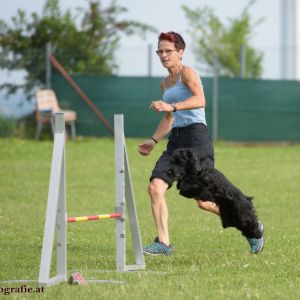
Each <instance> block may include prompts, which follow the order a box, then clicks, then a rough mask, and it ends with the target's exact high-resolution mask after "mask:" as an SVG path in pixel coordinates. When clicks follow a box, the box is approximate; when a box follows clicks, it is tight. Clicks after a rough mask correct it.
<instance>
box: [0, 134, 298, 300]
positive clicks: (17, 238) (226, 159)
mask: <svg viewBox="0 0 300 300" xmlns="http://www.w3.org/2000/svg"><path fill="white" fill-rule="evenodd" d="M139 142H140V140H138V139H128V140H127V147H128V151H129V159H130V164H131V172H132V177H133V183H134V191H135V198H136V205H137V211H138V216H139V222H140V230H141V234H142V239H143V243H144V244H147V243H149V242H151V241H152V240H153V239H154V237H155V234H156V232H155V226H154V223H153V220H152V215H151V209H150V202H149V198H148V194H147V185H148V177H149V174H150V172H151V170H152V168H153V166H154V163H155V161H156V159H157V158H158V156H159V155H160V153H161V151H162V150H163V148H164V146H165V144H164V142H161V143H159V144H158V146H157V148H156V149H155V150H154V152H153V153H152V154H151V156H149V157H141V156H139V155H138V154H137V144H138V143H139ZM215 152H216V153H215V154H216V166H217V168H218V169H220V170H221V171H222V172H224V173H225V174H226V176H227V177H228V178H229V179H230V180H231V181H232V182H233V183H235V184H236V185H237V186H239V187H240V188H241V189H242V190H243V191H244V193H245V194H247V195H252V196H254V204H255V207H256V210H257V212H258V215H259V217H260V218H261V219H262V220H263V222H264V225H265V249H264V251H263V252H262V253H261V254H259V255H258V256H256V255H251V254H250V253H249V249H248V244H247V242H246V240H245V239H244V238H243V237H242V236H241V234H240V233H239V232H238V231H236V230H235V229H233V228H231V229H226V230H223V229H222V228H221V224H220V221H219V219H218V218H217V217H216V216H214V215H212V214H209V213H207V212H204V211H201V210H200V209H198V208H197V206H196V205H195V203H194V201H192V200H189V199H184V198H182V197H180V196H179V195H178V193H177V191H176V189H175V188H173V189H171V190H170V191H168V193H167V198H168V203H169V213H170V219H169V227H170V236H171V241H172V244H173V246H174V248H175V254H174V256H172V257H149V256H147V257H145V259H146V264H147V266H146V270H145V271H138V272H132V273H116V272H106V273H103V272H95V271H92V270H115V227H114V221H113V220H102V221H95V222H85V223H74V224H70V225H69V226H68V270H69V273H71V272H72V271H73V270H80V271H81V272H82V274H83V275H84V276H86V277H88V278H89V279H104V280H105V279H110V280H121V281H124V282H125V284H122V285H114V284H108V283H106V284H105V283H103V284H95V285H92V284H90V285H88V286H69V285H67V284H60V285H59V286H55V287H51V288H46V289H45V292H44V293H43V294H29V293H22V294H21V293H19V294H18V293H13V294H11V296H9V297H12V298H13V299H36V298H40V297H43V299H300V263H299V257H300V230H299V228H300V218H299V211H300V201H299V196H300V175H299V174H300V146H285V147H235V146H228V145H224V144H222V143H218V144H217V145H216V147H215ZM51 156H52V142H51V141H43V142H34V141H27V140H16V139H12V140H10V139H0V201H1V202H0V203H1V206H0V250H1V251H0V270H1V272H0V280H10V279H37V278H38V273H39V263H40V255H41V245H42V239H43V230H44V218H45V212H46V202H47V195H48V184H49V175H50V164H51ZM67 206H68V215H69V216H78V215H88V214H99V213H110V212H113V211H114V206H115V199H114V154H113V141H112V140H110V139H83V140H78V141H76V142H68V143H67ZM128 232H129V231H128ZM127 245H128V262H129V263H130V262H131V263H132V262H133V256H132V251H131V250H132V249H131V242H130V235H128V243H127ZM53 261H55V259H53ZM20 286H21V284H19V283H14V284H3V283H0V291H2V294H1V295H0V297H5V296H4V295H3V291H4V288H6V287H15V288H16V287H20ZM27 286H28V287H36V284H27Z"/></svg>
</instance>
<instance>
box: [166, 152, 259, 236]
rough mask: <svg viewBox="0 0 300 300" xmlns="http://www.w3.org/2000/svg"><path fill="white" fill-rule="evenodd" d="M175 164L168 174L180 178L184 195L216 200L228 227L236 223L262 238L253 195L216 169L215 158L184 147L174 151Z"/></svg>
mask: <svg viewBox="0 0 300 300" xmlns="http://www.w3.org/2000/svg"><path fill="white" fill-rule="evenodd" d="M171 164H172V167H171V169H170V170H169V171H168V176H170V177H171V178H173V179H174V180H177V189H178V190H179V193H180V194H181V195H182V196H184V197H187V198H194V199H196V200H203V201H213V202H214V203H216V205H217V206H218V207H219V210H220V217H221V220H222V225H223V227H224V228H226V227H236V228H237V229H239V230H240V231H241V232H242V234H243V235H244V236H245V237H247V238H253V237H255V238H261V236H262V233H261V232H260V230H259V229H258V225H257V217H256V213H255V210H254V208H253V205H252V197H248V196H245V195H244V194H243V193H242V192H241V191H240V190H239V189H238V188H237V187H236V186H234V185H233V184H232V183H231V182H230V181H229V180H228V179H227V178H226V177H225V176H224V175H223V174H222V173H221V172H220V171H218V170H217V169H215V168H214V166H213V163H212V160H211V159H209V158H207V159H205V158H198V152H197V150H196V149H191V148H181V149H177V150H175V151H174V152H173V153H172V156H171Z"/></svg>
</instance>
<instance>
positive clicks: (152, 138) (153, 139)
mask: <svg viewBox="0 0 300 300" xmlns="http://www.w3.org/2000/svg"><path fill="white" fill-rule="evenodd" d="M151 140H152V141H154V142H155V144H157V143H158V140H156V139H155V138H154V137H153V136H151Z"/></svg>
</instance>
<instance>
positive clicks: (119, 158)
mask: <svg viewBox="0 0 300 300" xmlns="http://www.w3.org/2000/svg"><path fill="white" fill-rule="evenodd" d="M114 128H115V174H116V175H115V176H116V178H115V180H116V212H117V213H121V214H122V216H124V217H123V218H119V219H116V242H117V271H119V272H126V271H133V270H138V269H144V268H145V260H144V254H143V247H142V240H141V234H140V231H139V224H138V218H137V213H136V207H135V199H134V194H133V188H132V180H131V173H130V168H129V161H128V155H127V150H126V143H125V136H124V118H123V115H115V116H114ZM125 203H126V207H127V214H128V219H129V224H130V230H131V235H132V242H133V249H134V255H135V265H126V233H125Z"/></svg>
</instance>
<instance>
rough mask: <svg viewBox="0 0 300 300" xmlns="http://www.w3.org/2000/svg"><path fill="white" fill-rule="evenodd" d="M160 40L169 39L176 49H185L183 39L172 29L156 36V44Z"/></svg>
mask: <svg viewBox="0 0 300 300" xmlns="http://www.w3.org/2000/svg"><path fill="white" fill-rule="evenodd" d="M160 41H169V42H171V43H174V44H175V48H176V49H177V50H180V49H183V50H184V49H185V41H184V40H183V38H182V36H181V35H180V34H179V33H176V32H174V31H169V32H162V33H161V34H160V35H159V37H158V44H159V42H160Z"/></svg>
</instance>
